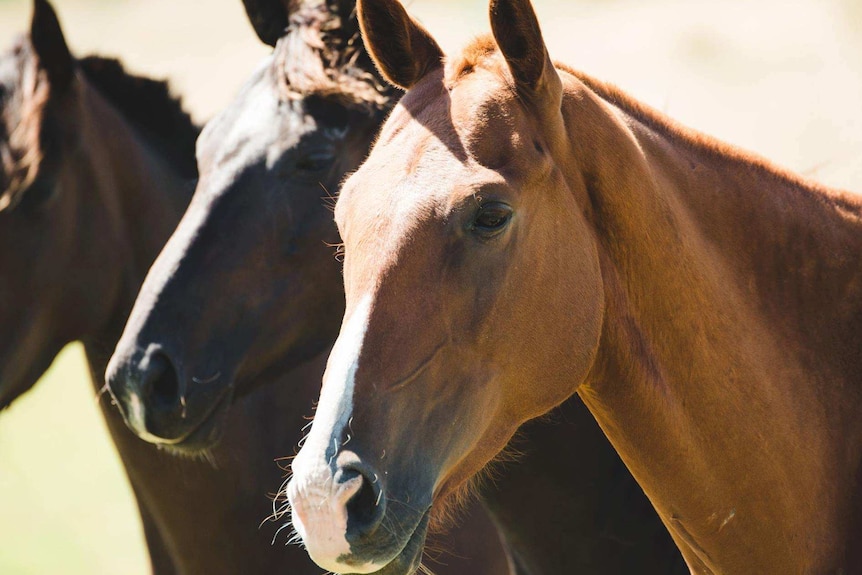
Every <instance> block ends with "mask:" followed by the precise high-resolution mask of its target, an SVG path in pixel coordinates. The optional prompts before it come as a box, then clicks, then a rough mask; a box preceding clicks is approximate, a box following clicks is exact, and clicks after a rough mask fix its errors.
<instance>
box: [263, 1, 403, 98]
mask: <svg viewBox="0 0 862 575" xmlns="http://www.w3.org/2000/svg"><path fill="white" fill-rule="evenodd" d="M330 4H331V3H330V2H319V3H310V4H308V5H305V6H302V7H300V8H299V9H298V10H297V11H296V12H295V13H294V14H293V15H292V16H291V17H290V26H289V27H288V32H287V34H286V35H285V36H283V37H282V38H281V39H280V40H279V42H278V45H277V46H276V59H275V61H276V63H277V66H278V67H279V70H280V79H281V82H282V88H283V90H284V93H285V96H286V97H287V98H288V99H302V98H306V97H309V96H319V97H322V98H325V99H330V100H333V101H335V102H338V103H340V104H342V105H344V106H347V107H349V108H353V109H356V110H359V111H362V112H366V113H368V114H370V115H373V114H375V113H377V112H380V111H383V110H386V109H388V108H390V107H391V106H392V105H393V104H394V102H395V101H396V98H395V96H394V90H393V89H392V88H391V87H389V86H388V85H387V84H386V82H385V81H384V80H383V79H382V78H380V76H379V75H378V73H377V71H376V69H375V67H374V64H373V63H372V62H371V58H370V57H369V56H368V53H367V52H366V51H365V47H364V45H363V43H362V39H361V37H360V33H359V25H358V23H357V21H356V14H355V10H354V11H353V12H351V13H350V14H347V15H344V14H340V13H339V12H338V10H337V8H336V7H335V6H332V5H330Z"/></svg>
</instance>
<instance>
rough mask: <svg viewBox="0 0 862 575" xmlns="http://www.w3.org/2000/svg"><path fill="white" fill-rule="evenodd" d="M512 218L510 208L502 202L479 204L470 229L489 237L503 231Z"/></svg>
mask: <svg viewBox="0 0 862 575" xmlns="http://www.w3.org/2000/svg"><path fill="white" fill-rule="evenodd" d="M511 219H512V208H511V207H510V206H508V205H506V204H504V203H502V202H488V203H487V204H482V205H481V206H479V209H478V211H477V212H476V215H475V216H474V217H473V223H472V225H471V226H470V229H471V230H472V231H473V232H474V233H476V234H479V235H481V236H484V237H491V236H493V235H496V234H498V233H500V232H501V231H503V230H504V229H505V228H506V225H507V224H508V223H509V220H511Z"/></svg>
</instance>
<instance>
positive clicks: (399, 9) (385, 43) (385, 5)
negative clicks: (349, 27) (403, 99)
mask: <svg viewBox="0 0 862 575" xmlns="http://www.w3.org/2000/svg"><path fill="white" fill-rule="evenodd" d="M356 5H357V13H358V16H359V27H360V28H361V29H362V39H363V41H364V42H365V48H366V49H367V50H368V53H369V54H370V55H371V58H372V59H373V60H374V64H375V65H376V66H377V68H378V69H379V70H380V73H381V74H382V75H383V77H384V78H386V79H387V80H388V81H389V82H390V83H392V84H394V85H395V86H398V87H399V88H403V89H405V90H407V89H409V88H410V87H412V86H413V85H414V84H416V82H418V81H419V80H421V79H422V78H423V77H425V75H426V74H428V72H430V71H432V70H434V69H436V68H440V67H441V66H442V65H443V50H441V49H440V46H438V45H437V42H436V41H435V40H434V38H432V37H431V34H429V33H428V31H427V30H425V28H423V27H422V25H421V24H419V23H418V22H416V21H415V20H414V19H413V18H411V17H410V16H409V15H408V14H407V12H406V11H405V10H404V7H403V6H402V5H401V3H400V2H398V0H359V1H358V2H357V3H356Z"/></svg>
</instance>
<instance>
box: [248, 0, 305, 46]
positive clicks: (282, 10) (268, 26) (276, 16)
mask: <svg viewBox="0 0 862 575" xmlns="http://www.w3.org/2000/svg"><path fill="white" fill-rule="evenodd" d="M242 3H243V6H245V14H246V16H248V20H249V22H251V26H252V28H254V31H255V33H256V34H257V37H258V38H260V41H261V42H263V43H264V44H267V45H269V46H273V47H274V46H275V44H276V43H277V42H278V39H279V38H281V37H282V36H284V35H285V34H286V33H287V25H288V18H289V17H290V14H291V12H292V8H293V7H294V6H293V5H294V4H295V3H296V1H295V0H293V1H291V0H242Z"/></svg>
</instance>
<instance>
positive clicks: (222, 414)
mask: <svg viewBox="0 0 862 575" xmlns="http://www.w3.org/2000/svg"><path fill="white" fill-rule="evenodd" d="M233 397H234V388H233V386H228V387H227V388H225V390H224V391H223V392H222V393H221V394H220V395H219V397H218V399H217V400H216V401H215V402H213V404H212V405H211V406H210V407H209V408H208V409H207V410H206V411H205V412H204V413H203V415H202V416H201V417H200V418H199V419H198V420H197V422H196V423H194V425H193V426H191V427H190V428H189V429H188V431H187V432H186V433H185V434H183V435H182V436H181V437H179V438H177V439H165V438H161V437H144V438H143V439H146V440H147V441H150V442H151V443H155V444H157V445H159V446H160V447H162V448H164V449H165V450H166V451H169V452H173V453H177V454H180V455H194V454H198V453H201V452H205V451H208V450H209V449H212V448H213V447H215V446H216V445H217V444H218V442H219V440H220V439H221V438H222V436H223V435H224V427H225V422H226V420H227V414H228V411H230V406H231V404H232V403H233Z"/></svg>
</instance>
